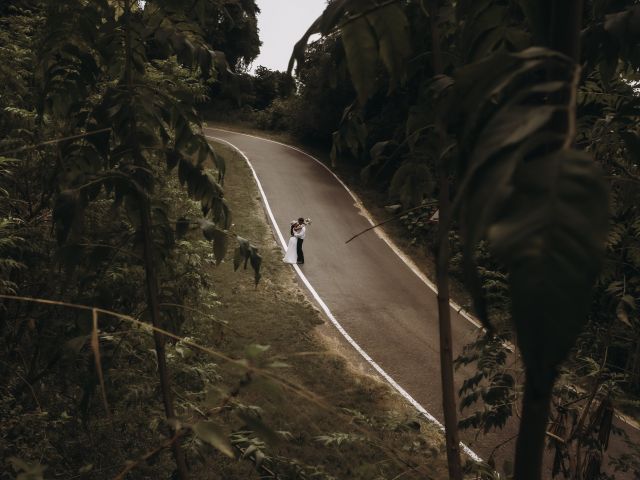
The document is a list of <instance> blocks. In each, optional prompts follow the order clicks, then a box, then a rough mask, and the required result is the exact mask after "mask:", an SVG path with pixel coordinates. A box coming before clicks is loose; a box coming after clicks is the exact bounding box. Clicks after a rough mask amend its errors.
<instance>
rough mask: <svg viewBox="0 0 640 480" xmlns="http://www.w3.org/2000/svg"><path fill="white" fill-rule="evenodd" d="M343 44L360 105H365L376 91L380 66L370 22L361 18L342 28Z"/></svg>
mask: <svg viewBox="0 0 640 480" xmlns="http://www.w3.org/2000/svg"><path fill="white" fill-rule="evenodd" d="M342 44H343V45H344V50H345V54H346V56H347V65H348V68H349V73H350V74H351V81H352V82H353V86H354V87H355V89H356V91H357V92H358V99H359V101H360V103H361V104H364V103H366V101H367V100H368V99H369V98H370V97H371V95H373V93H374V92H375V90H376V69H377V66H378V44H377V42H376V37H375V36H374V32H373V30H372V29H371V25H370V24H369V22H367V20H366V19H365V18H364V17H359V18H357V19H355V20H353V21H351V22H349V23H348V24H346V25H345V26H344V27H343V28H342Z"/></svg>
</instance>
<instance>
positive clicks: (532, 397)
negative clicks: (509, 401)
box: [513, 372, 555, 480]
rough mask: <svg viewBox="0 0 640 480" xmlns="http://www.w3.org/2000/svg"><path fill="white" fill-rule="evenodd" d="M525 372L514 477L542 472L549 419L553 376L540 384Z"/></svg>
mask: <svg viewBox="0 0 640 480" xmlns="http://www.w3.org/2000/svg"><path fill="white" fill-rule="evenodd" d="M530 379H531V375H529V372H527V381H526V383H525V387H524V398H523V400H522V421H521V422H520V430H519V432H518V441H517V443H516V462H515V470H514V477H513V478H515V479H517V480H539V479H540V478H542V477H541V475H542V459H543V453H544V439H545V435H546V431H547V423H548V421H549V409H550V402H549V400H550V399H551V391H552V388H553V383H554V380H555V375H553V376H551V377H550V378H549V379H548V381H547V382H545V384H544V385H534V382H532V381H530Z"/></svg>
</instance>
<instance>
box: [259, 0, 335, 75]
mask: <svg viewBox="0 0 640 480" xmlns="http://www.w3.org/2000/svg"><path fill="white" fill-rule="evenodd" d="M256 3H257V4H258V7H260V15H259V16H258V28H259V29H260V40H262V47H261V48H260V55H259V56H258V58H256V59H255V60H254V61H253V65H252V70H254V69H255V68H256V67H257V66H259V65H263V66H265V67H267V68H270V69H272V70H282V71H284V70H286V69H287V65H288V64H289V57H291V52H292V51H293V46H294V45H295V43H296V42H297V41H298V40H299V39H300V37H301V36H302V35H303V34H304V32H306V31H307V29H308V28H309V26H310V25H311V24H312V23H313V21H314V20H315V19H316V18H318V17H319V16H320V14H321V13H322V12H323V10H324V8H325V7H326V4H327V0H257V2H256Z"/></svg>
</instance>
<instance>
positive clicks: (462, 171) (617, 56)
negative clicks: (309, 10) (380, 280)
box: [294, 0, 640, 478]
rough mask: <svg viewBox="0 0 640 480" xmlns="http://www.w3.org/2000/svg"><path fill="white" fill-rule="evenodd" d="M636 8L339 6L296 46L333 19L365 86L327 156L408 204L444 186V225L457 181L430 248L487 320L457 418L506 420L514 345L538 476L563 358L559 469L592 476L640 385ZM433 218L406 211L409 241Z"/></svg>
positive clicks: (420, 236) (471, 355) (529, 473)
mask: <svg viewBox="0 0 640 480" xmlns="http://www.w3.org/2000/svg"><path fill="white" fill-rule="evenodd" d="M639 15H640V10H639V6H638V5H637V2H633V1H627V2H619V1H594V2H590V1H586V2H584V4H583V3H582V2H562V4H560V2H529V1H526V0H522V1H502V0H495V1H493V0H486V1H481V2H446V1H444V2H443V1H433V2H421V1H415V2H414V1H406V2H402V1H400V2H393V1H390V2H379V3H374V4H366V3H363V2H358V1H349V0H344V1H340V0H337V1H334V2H331V4H330V6H329V7H328V8H327V10H326V11H325V13H324V15H323V16H322V17H320V18H319V19H318V20H317V21H316V22H315V23H314V24H313V25H312V26H311V27H310V29H309V31H308V32H307V35H305V37H304V38H303V39H302V40H301V42H300V43H299V44H298V45H297V46H296V48H295V50H294V57H295V58H297V59H298V61H299V62H300V64H301V65H302V66H301V67H299V68H301V71H304V68H312V67H305V66H304V63H303V62H304V58H303V52H304V48H305V44H306V40H307V38H308V36H309V35H311V34H313V33H322V34H325V35H335V33H333V32H334V30H337V32H338V33H339V35H340V41H341V42H342V44H343V46H344V54H338V55H334V56H333V59H334V61H336V62H337V63H340V64H343V65H346V66H347V68H348V69H349V73H350V78H351V80H352V83H353V85H354V87H355V90H356V91H357V96H356V97H355V98H353V97H352V102H351V100H350V102H351V103H348V104H347V103H345V109H344V115H343V117H342V122H341V124H340V127H339V129H338V130H337V131H336V132H335V133H334V138H333V153H332V158H333V161H334V162H335V161H336V160H337V159H338V158H341V159H345V158H349V157H351V158H353V159H354V160H355V161H356V162H358V163H361V164H362V163H364V164H365V168H364V169H363V177H364V179H365V180H369V181H371V180H375V181H377V184H378V185H380V186H381V187H382V188H385V189H387V190H388V192H389V196H390V199H389V201H390V203H397V204H400V205H401V206H402V207H403V208H404V209H409V208H412V207H415V206H419V205H420V204H421V203H422V202H425V203H431V200H432V198H433V196H435V195H436V194H438V195H440V209H441V217H440V218H441V220H442V219H443V218H444V222H445V223H446V217H443V212H444V210H445V209H446V208H447V207H446V205H445V204H444V203H443V198H444V199H445V200H446V202H448V198H449V195H448V194H446V193H445V194H444V197H443V188H447V189H448V188H449V187H448V179H449V178H450V179H452V180H453V183H452V189H453V199H454V200H453V202H454V203H453V210H454V213H455V214H456V222H455V223H454V224H453V227H454V232H455V234H454V235H453V237H451V236H448V235H446V234H445V236H442V235H441V236H440V239H439V240H437V239H436V242H435V249H434V250H435V251H436V252H440V254H441V256H442V252H443V251H446V250H445V249H443V248H442V246H443V245H445V244H448V243H450V241H452V242H451V246H452V248H453V250H454V252H453V253H454V260H455V262H454V263H453V264H452V267H453V268H454V269H455V268H457V269H458V273H459V275H460V277H459V278H460V279H461V280H462V281H463V282H464V283H465V285H466V287H467V288H468V290H469V291H470V293H471V294H472V297H473V299H474V306H475V310H476V313H477V314H478V316H479V317H480V319H481V320H483V322H484V323H485V326H486V327H487V329H488V330H489V332H490V335H489V336H486V337H482V338H480V339H479V340H478V342H477V343H476V344H474V345H472V346H470V347H469V348H468V351H467V353H466V354H465V355H464V356H463V357H462V358H461V359H460V360H459V361H460V362H462V363H469V362H477V363H478V366H479V372H478V375H477V376H475V377H474V378H473V379H469V380H468V381H467V382H465V384H464V386H463V389H462V391H461V393H462V395H463V406H464V407H465V408H469V407H470V406H471V405H473V404H474V403H476V402H477V401H480V400H482V401H483V406H482V407H481V409H480V410H479V411H478V412H476V413H474V414H473V415H471V416H470V417H468V418H466V419H463V420H462V423H461V424H462V425H463V426H467V427H469V426H474V427H477V428H482V429H484V430H488V429H491V428H495V427H502V426H503V425H504V423H505V421H506V418H508V417H509V416H511V415H513V413H514V407H515V406H516V405H517V403H518V401H519V400H518V398H519V396H518V392H520V390H519V388H518V385H519V380H520V376H519V374H518V373H517V371H514V369H513V368H512V367H510V366H508V365H507V363H508V362H507V359H508V358H509V354H508V351H507V350H506V349H505V348H504V345H505V343H504V340H509V339H513V341H514V343H515V341H517V343H518V345H519V347H520V352H521V354H522V357H523V360H524V364H525V367H526V374H527V384H526V388H525V415H524V419H523V422H522V427H521V435H520V439H519V442H520V444H519V448H520V451H521V452H522V454H523V457H522V458H521V460H522V461H521V462H520V464H521V466H520V467H518V465H516V468H517V469H518V468H519V473H518V470H517V471H516V475H517V476H518V478H537V477H538V475H539V474H538V473H537V472H536V471H535V470H536V467H535V466H533V465H532V463H531V461H526V459H525V458H524V452H525V451H526V450H527V449H531V448H535V449H536V451H537V452H541V450H540V445H539V442H538V446H535V447H534V444H535V443H531V444H530V443H528V441H527V439H528V438H529V437H531V438H533V437H535V436H537V437H538V438H539V441H540V442H541V441H542V438H543V435H544V433H545V431H546V428H545V424H546V416H547V413H546V408H547V407H545V406H544V405H545V404H546V403H548V396H549V395H550V394H551V387H552V385H554V380H555V379H556V378H557V377H558V375H559V368H561V371H562V375H561V376H560V378H561V381H559V382H558V383H555V385H556V387H555V397H554V404H555V407H556V409H555V410H554V413H553V418H554V421H553V424H552V426H551V427H550V428H551V430H553V431H556V432H561V433H560V434H556V435H555V437H557V438H556V440H553V438H555V437H552V441H551V443H552V445H553V446H554V447H555V449H556V460H555V464H554V474H556V475H565V476H567V477H571V478H574V476H575V478H598V477H597V476H598V475H599V474H600V473H599V472H600V470H601V468H604V465H605V464H606V461H605V460H604V459H603V452H604V451H605V450H606V447H607V445H608V435H609V433H608V432H610V431H611V415H612V414H611V411H612V409H613V408H614V407H615V406H618V407H619V408H620V407H623V406H624V405H625V404H629V403H634V402H633V401H631V402H630V401H629V399H632V398H634V395H636V394H637V384H638V376H637V375H638V371H637V362H638V345H639V343H638V338H639V336H638V333H639V331H638V328H639V327H640V324H639V323H638V316H637V310H636V303H637V301H638V300H639V298H638V295H637V293H638V292H637V291H636V290H635V285H636V283H637V278H638V268H637V267H638V264H637V262H636V260H637V259H636V258H635V257H636V253H637V252H636V250H637V246H636V242H637V231H636V229H635V228H636V223H637V221H638V213H639V212H638V211H637V205H638V202H637V200H638V193H639V192H640V190H639V186H638V157H637V155H638V150H637V147H638V140H639V138H640V131H639V130H638V122H637V118H638V113H639V112H638V108H639V107H640V98H639V96H638V92H637V87H636V88H635V89H634V86H635V85H637V81H638V72H639V69H640V58H639V57H638V53H639V51H638V42H637V39H638V38H639V35H640V32H639V31H638V21H637V20H638V17H639ZM383 18H384V19H385V21H384V22H383V21H382V19H383ZM576 22H577V23H576ZM329 38H331V37H329ZM593 160H595V162H594V161H593ZM596 164H597V166H596ZM598 167H599V168H598ZM599 170H601V171H603V172H604V176H602V175H601V174H600V173H599ZM436 178H439V179H440V185H439V188H438V189H437V190H436V192H434V184H435V181H434V179H436ZM603 178H606V180H607V184H608V185H606V184H605V182H604V181H603ZM443 179H444V180H443ZM443 181H444V183H443ZM608 191H609V192H611V200H610V201H608V200H607V192H608ZM607 204H609V208H608V209H607ZM607 210H608V211H607ZM432 214H433V210H432V209H430V208H427V207H425V208H424V210H423V213H417V214H416V213H412V214H407V215H404V216H403V217H402V219H403V221H405V222H406V224H407V225H408V227H409V231H410V234H411V235H413V236H414V238H415V239H416V241H420V242H425V241H427V240H431V239H433V237H434V235H433V233H431V231H430V230H431V229H432V228H433V227H431V226H430V224H429V222H428V219H429V218H430V217H431V215H432ZM607 221H608V223H609V224H610V228H608V229H607V227H606V223H607ZM448 226H449V225H448V224H447V225H445V227H448ZM607 230H608V231H609V234H608V240H607V242H606V252H605V248H604V243H605V242H604V239H605V236H606V231H607ZM438 247H440V248H438ZM603 255H604V256H603ZM602 265H604V267H602ZM594 282H595V289H594V290H593V291H591V286H592V285H593V284H594ZM496 299H497V300H498V301H497V302H495V301H492V300H496ZM509 312H510V314H509ZM509 320H512V321H509ZM587 320H589V323H588V325H587ZM585 325H586V328H585ZM494 334H497V335H498V337H497V338H498V341H496V339H495V337H493V335H494ZM578 336H579V339H578ZM576 342H577V343H576ZM568 356H569V358H568V362H567V363H564V364H562V362H563V361H564V360H565V359H567V357H568ZM561 364H562V365H563V366H562V367H561ZM585 372H589V373H588V377H587V378H589V380H585ZM592 379H593V380H592ZM585 390H586V391H587V392H589V393H588V394H587V397H586V398H588V401H586V402H583V403H581V402H577V401H576V400H578V399H579V398H580V397H581V396H582V393H580V392H583V391H585ZM636 403H637V402H636ZM527 405H530V406H531V405H536V407H535V408H533V407H532V408H529V409H528V407H527ZM445 409H446V405H445ZM534 410H535V411H536V414H537V415H538V417H537V420H536V421H532V417H529V416H528V415H527V413H531V414H532V415H533V411H534ZM604 411H607V412H608V413H606V414H604V416H603V412H604ZM571 419H575V420H574V422H575V423H574V424H573V427H571V426H570V422H571V421H572V420H571ZM567 422H569V424H567ZM587 425H588V426H587ZM585 451H587V453H585ZM535 456H536V454H533V453H529V457H535ZM627 460H628V459H627ZM534 463H535V462H534ZM525 464H526V467H525ZM616 466H617V467H618V468H621V469H623V470H625V469H632V470H633V469H634V468H636V469H637V464H636V466H634V465H633V462H631V463H629V462H627V463H626V464H625V463H624V462H622V463H620V462H617V463H616ZM538 468H539V467H538ZM636 475H637V470H636Z"/></svg>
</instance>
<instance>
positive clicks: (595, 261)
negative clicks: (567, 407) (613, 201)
mask: <svg viewBox="0 0 640 480" xmlns="http://www.w3.org/2000/svg"><path fill="white" fill-rule="evenodd" d="M513 185H514V188H513V192H512V194H511V195H509V196H508V197H507V198H506V199H505V201H504V204H503V210H502V211H501V212H500V215H499V216H498V218H497V219H496V221H495V222H494V223H493V224H492V225H491V227H490V228H489V233H488V238H489V241H490V244H491V248H492V251H493V252H494V253H495V254H496V255H497V256H498V257H499V258H500V259H501V260H502V261H503V262H504V263H505V264H506V265H507V267H508V268H509V284H510V287H511V293H512V308H513V318H514V321H515V323H516V328H517V333H518V344H519V346H520V349H521V350H522V354H523V356H524V360H525V363H526V365H528V366H529V365H532V366H535V368H534V371H539V370H543V371H545V370H546V371H549V370H553V369H555V367H556V366H557V365H558V364H559V363H560V362H561V361H562V360H563V359H564V358H565V356H566V355H567V353H568V352H569V350H570V348H571V347H572V346H573V343H574V341H575V339H576V337H577V335H578V333H579V332H580V330H581V328H582V326H583V325H584V323H585V321H586V317H587V314H588V310H589V306H590V301H589V299H590V292H591V287H592V284H593V282H594V280H595V277H596V275H597V273H598V270H599V268H600V263H601V258H602V253H603V249H604V240H605V235H606V231H607V219H608V195H607V190H606V187H605V183H604V181H603V179H602V176H601V175H600V172H599V171H598V169H597V168H596V166H595V164H594V162H593V160H592V159H591V158H590V157H589V155H587V154H585V153H582V152H578V151H575V150H566V149H564V150H558V151H555V152H553V153H550V154H549V155H545V156H542V157H539V158H536V159H534V160H532V161H529V162H523V163H521V164H520V165H519V167H518V170H517V172H516V173H515V175H514V179H513Z"/></svg>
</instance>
